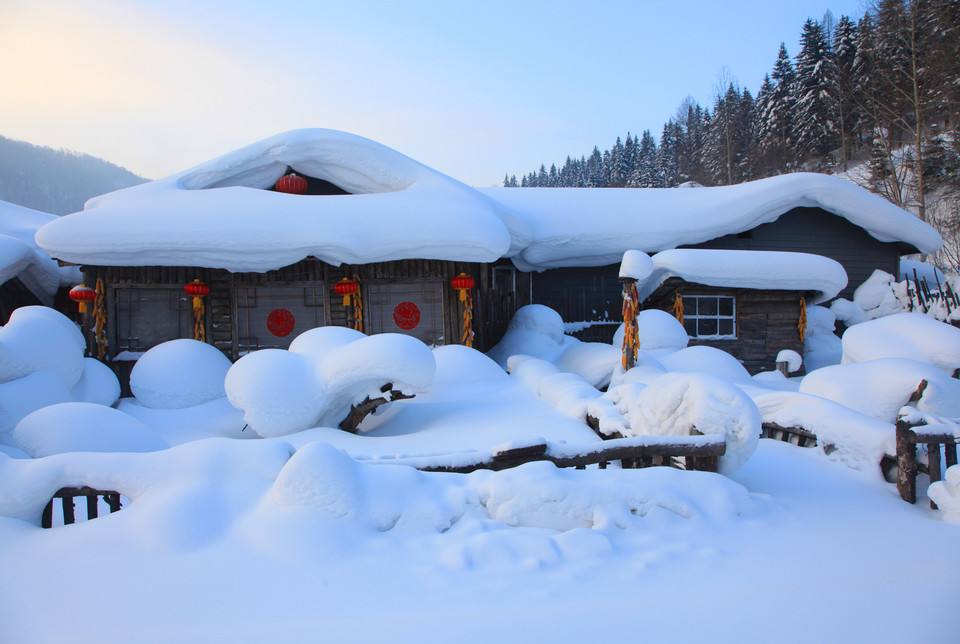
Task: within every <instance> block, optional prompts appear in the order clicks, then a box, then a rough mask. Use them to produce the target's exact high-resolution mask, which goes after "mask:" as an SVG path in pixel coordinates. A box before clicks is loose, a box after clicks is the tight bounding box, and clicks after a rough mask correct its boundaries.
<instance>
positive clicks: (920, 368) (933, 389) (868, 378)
mask: <svg viewBox="0 0 960 644" xmlns="http://www.w3.org/2000/svg"><path fill="white" fill-rule="evenodd" d="M921 380H926V381H927V387H926V389H925V390H924V392H923V396H922V397H921V398H920V400H919V401H918V402H917V403H916V407H917V409H919V410H920V411H923V412H929V413H932V414H936V415H939V416H946V417H950V418H956V417H960V380H956V379H954V378H950V377H948V376H946V375H945V374H944V373H943V372H942V371H940V370H939V369H937V368H936V367H934V366H933V365H931V364H929V363H924V362H917V361H915V360H905V359H903V358H882V359H879V360H871V361H869V362H860V363H855V364H841V365H833V366H830V367H824V368H822V369H817V370H816V371H813V372H811V373H809V374H807V376H806V377H805V378H804V379H803V382H802V383H801V384H800V392H801V393H805V394H811V395H814V396H820V397H821V398H826V399H827V400H833V401H834V402H837V403H840V404H841V405H845V406H847V407H849V408H850V409H853V410H855V411H858V412H860V413H861V414H864V415H866V416H870V417H872V418H877V419H879V420H882V421H884V422H886V423H893V422H894V421H895V420H896V418H897V413H898V412H899V410H900V408H901V407H903V406H904V405H906V404H907V401H908V400H909V399H910V396H911V395H912V394H913V392H914V391H916V389H917V387H918V385H919V384H920V381H921Z"/></svg>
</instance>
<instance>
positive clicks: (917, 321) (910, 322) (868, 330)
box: [842, 312, 960, 375]
mask: <svg viewBox="0 0 960 644" xmlns="http://www.w3.org/2000/svg"><path fill="white" fill-rule="evenodd" d="M842 346H843V362H844V363H845V364H846V363H853V362H866V361H868V360H876V359H877V358H908V359H911V360H919V361H921V362H930V363H932V364H934V365H936V366H937V367H939V368H940V369H942V370H944V371H945V372H947V374H949V375H952V374H953V372H954V370H955V369H958V368H960V329H958V328H956V327H954V326H951V325H949V324H945V323H943V322H939V321H937V320H935V319H934V318H932V317H930V316H928V315H924V314H923V313H917V312H913V313H897V314H895V315H888V316H886V317H881V318H877V319H876V320H871V321H869V322H864V323H862V324H857V325H856V326H852V327H850V328H849V329H847V330H846V332H845V333H844V334H843V339H842Z"/></svg>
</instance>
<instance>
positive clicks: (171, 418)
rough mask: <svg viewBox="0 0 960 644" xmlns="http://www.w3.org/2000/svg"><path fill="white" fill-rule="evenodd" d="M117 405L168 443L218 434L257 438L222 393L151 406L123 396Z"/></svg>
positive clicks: (239, 412)
mask: <svg viewBox="0 0 960 644" xmlns="http://www.w3.org/2000/svg"><path fill="white" fill-rule="evenodd" d="M117 409H119V410H120V411H122V412H123V413H125V414H127V415H129V416H133V417H134V418H136V419H137V420H139V421H140V422H141V423H143V424H144V425H146V426H147V427H149V428H150V429H152V430H153V431H154V432H156V433H157V435H158V436H160V437H162V438H163V440H164V441H166V442H167V443H169V444H170V445H179V444H181V443H187V442H189V441H195V440H202V439H204V438H212V437H216V436H221V437H225V438H257V434H256V433H255V432H253V431H252V430H250V429H246V430H245V429H244V428H245V427H246V425H247V423H246V421H244V419H243V411H241V410H240V409H237V408H236V407H234V406H233V405H231V404H230V402H229V401H228V400H227V398H226V397H223V398H215V399H213V400H211V401H209V402H205V403H200V404H199V405H194V406H192V407H184V408H182V409H155V408H153V407H146V406H144V405H142V404H140V403H139V402H138V401H137V399H136V398H123V399H122V400H120V402H119V404H118V405H117Z"/></svg>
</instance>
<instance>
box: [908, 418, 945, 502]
mask: <svg viewBox="0 0 960 644" xmlns="http://www.w3.org/2000/svg"><path fill="white" fill-rule="evenodd" d="M957 442H958V439H957V429H956V427H955V426H949V425H928V424H926V421H925V420H923V419H919V420H918V419H916V418H911V417H910V416H906V415H901V416H900V417H899V418H897V491H898V492H899V493H900V498H901V499H903V500H904V501H906V502H908V503H916V502H917V474H918V473H920V472H923V473H924V474H927V475H928V476H929V477H930V482H931V483H933V482H935V481H939V480H941V479H942V478H943V469H944V468H942V467H941V463H942V461H941V458H940V456H941V455H940V450H941V448H942V449H943V457H944V458H943V460H944V461H946V467H951V466H952V465H956V464H957ZM921 444H922V445H926V446H927V465H926V467H924V465H923V464H922V463H920V462H919V461H918V459H917V445H921ZM930 507H931V508H933V509H937V504H936V503H934V502H933V501H931V502H930Z"/></svg>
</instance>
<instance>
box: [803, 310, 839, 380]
mask: <svg viewBox="0 0 960 644" xmlns="http://www.w3.org/2000/svg"><path fill="white" fill-rule="evenodd" d="M836 322H837V317H836V315H835V314H834V313H833V311H831V310H830V309H828V308H825V307H822V306H808V307H807V332H806V334H805V335H804V337H803V361H804V363H805V364H806V365H807V372H810V371H814V370H815V369H820V368H821V367H827V366H829V365H832V364H839V363H840V360H841V357H842V354H843V350H842V348H841V345H840V338H839V337H837V335H836V333H834V329H835V328H836Z"/></svg>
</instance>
